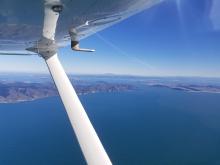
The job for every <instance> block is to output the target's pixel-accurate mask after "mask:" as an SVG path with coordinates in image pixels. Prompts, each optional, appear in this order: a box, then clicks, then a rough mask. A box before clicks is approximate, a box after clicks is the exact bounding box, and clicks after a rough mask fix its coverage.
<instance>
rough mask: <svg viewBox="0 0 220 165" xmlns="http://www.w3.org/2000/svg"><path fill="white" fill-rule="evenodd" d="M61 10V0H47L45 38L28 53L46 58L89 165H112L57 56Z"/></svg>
mask: <svg viewBox="0 0 220 165" xmlns="http://www.w3.org/2000/svg"><path fill="white" fill-rule="evenodd" d="M62 8H63V7H62V4H61V3H60V1H59V0H45V11H44V12H45V13H44V14H45V16H44V26H43V36H42V38H41V39H40V40H39V41H38V42H37V45H36V46H34V47H31V48H28V49H27V50H29V51H32V52H37V53H39V54H40V55H41V56H42V57H43V58H44V59H45V61H46V64H47V66H48V69H49V71H50V74H51V76H52V77H53V80H54V83H55V85H56V87H57V89H58V92H59V95H60V97H61V99H62V102H63V104H64V106H65V109H66V112H67V115H68V117H69V120H70V122H71V125H72V127H73V129H74V132H75V134H76V137H77V140H78V142H79V145H80V147H81V150H82V152H83V155H84V157H85V159H86V162H87V164H89V165H111V164H112V163H111V161H110V159H109V157H108V155H107V153H106V151H105V149H104V147H103V145H102V143H101V141H100V140H99V137H98V135H97V134H96V132H95V129H94V128H93V126H92V124H91V122H90V120H89V118H88V116H87V114H86V112H85V110H84V108H83V106H82V104H81V102H80V100H79V98H78V96H77V94H76V92H75V90H74V88H73V86H72V84H71V82H70V80H69V79H68V77H67V75H66V73H65V71H64V69H63V67H62V65H61V63H60V61H59V59H58V56H57V46H56V43H55V40H54V36H55V31H56V25H57V20H58V17H59V13H60V12H61V11H62Z"/></svg>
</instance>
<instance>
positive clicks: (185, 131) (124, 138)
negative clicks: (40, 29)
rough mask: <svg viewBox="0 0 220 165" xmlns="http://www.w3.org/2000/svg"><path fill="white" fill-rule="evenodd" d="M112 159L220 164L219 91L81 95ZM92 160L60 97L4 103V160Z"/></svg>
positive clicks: (34, 163)
mask: <svg viewBox="0 0 220 165" xmlns="http://www.w3.org/2000/svg"><path fill="white" fill-rule="evenodd" d="M80 99H81V101H82V102H83V104H84V107H85V109H86V110H87V113H88V115H89V117H90V119H91V121H92V123H93V125H94V127H95V129H96V131H97V133H98V135H99V137H100V139H101V141H102V142H103V145H104V147H105V149H106V151H107V152H108V154H109V156H110V158H111V160H112V162H113V164H116V165H117V164H119V165H142V164H143V165H208V164H209V165H218V164H220V94H211V93H193V92H184V91H177V90H172V89H169V88H158V87H146V88H145V89H142V90H140V89H138V90H135V91H127V92H113V93H95V94H88V95H82V96H80ZM61 164H62V165H72V164H77V165H80V164H86V163H85V161H84V158H83V156H82V153H81V151H80V148H79V146H78V143H77V141H76V138H75V135H74V133H73V131H72V128H71V126H70V123H69V122H68V119H67V116H66V114H65V111H64V108H63V105H62V102H61V101H60V99H59V97H51V98H45V99H40V100H35V101H30V102H22V103H14V104H0V165H61Z"/></svg>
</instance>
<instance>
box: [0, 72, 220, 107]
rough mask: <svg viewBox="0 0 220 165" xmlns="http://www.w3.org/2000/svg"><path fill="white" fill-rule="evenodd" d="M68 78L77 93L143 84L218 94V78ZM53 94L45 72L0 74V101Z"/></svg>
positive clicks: (136, 87) (219, 88)
mask: <svg viewBox="0 0 220 165" xmlns="http://www.w3.org/2000/svg"><path fill="white" fill-rule="evenodd" d="M69 78H70V80H71V82H72V84H73V85H74V88H75V89H76V92H77V93H78V94H79V95H81V94H89V93H97V92H120V91H129V90H134V89H143V87H157V88H170V89H173V90H180V91H185V92H208V93H220V78H201V77H140V76H139V77H138V76H119V75H112V74H104V75H69ZM57 95H58V93H57V90H56V88H55V86H54V84H53V81H52V79H51V77H50V76H49V75H17V74H16V75H13V74H7V75H6V74H4V75H0V103H16V102H22V101H31V100H36V99H39V98H44V97H51V96H57Z"/></svg>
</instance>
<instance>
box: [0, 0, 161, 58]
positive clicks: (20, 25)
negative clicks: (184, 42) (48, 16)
mask: <svg viewBox="0 0 220 165" xmlns="http://www.w3.org/2000/svg"><path fill="white" fill-rule="evenodd" d="M0 1H1V6H0V54H4V53H5V55H7V54H12V55H19V54H27V55H28V54H30V53H29V52H28V51H25V49H26V48H29V47H32V46H33V45H36V41H37V40H38V39H39V38H41V35H42V27H43V15H44V11H43V7H44V6H43V4H44V3H43V1H42V0H38V1H37V0H36V1H28V0H20V1H21V2H20V3H19V4H18V3H17V1H16V0H0ZM162 1H163V0H135V1H134V0H111V1H109V0H72V1H70V0H63V1H62V3H63V6H64V9H63V12H62V14H61V16H60V19H59V21H58V25H57V31H56V36H55V40H56V43H57V46H58V47H65V46H67V45H69V44H70V37H69V33H68V31H69V29H70V28H74V29H75V30H76V32H77V36H76V37H77V40H82V39H84V38H86V37H88V36H90V35H92V34H94V33H96V32H99V31H101V30H103V29H105V28H107V27H109V26H112V25H113V24H116V23H118V22H120V21H122V20H124V19H126V18H128V17H129V16H131V15H134V14H136V13H138V12H140V11H142V10H144V9H147V8H150V7H152V6H153V5H156V4H158V3H160V2H162ZM9 11H10V12H9ZM7 12H8V14H6V13H7Z"/></svg>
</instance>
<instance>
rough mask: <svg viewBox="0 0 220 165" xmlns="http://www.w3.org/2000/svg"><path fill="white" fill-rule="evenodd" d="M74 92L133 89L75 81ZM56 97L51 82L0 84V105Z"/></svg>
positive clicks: (103, 83)
mask: <svg viewBox="0 0 220 165" xmlns="http://www.w3.org/2000/svg"><path fill="white" fill-rule="evenodd" d="M74 87H75V89H76V92H77V93H78V94H79V95H81V94H89V93H96V92H119V91H128V90H132V89H133V88H134V87H133V86H132V85H128V84H122V83H108V82H104V81H98V82H91V83H89V82H86V81H79V80H78V81H76V84H75V85H74ZM56 95H58V93H57V90H56V88H55V86H54V84H53V83H52V82H44V83H43V82H42V83H30V82H28V83H27V82H10V83H7V82H4V83H0V103H16V102H22V101H31V100H36V99H39V98H45V97H51V96H56Z"/></svg>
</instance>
